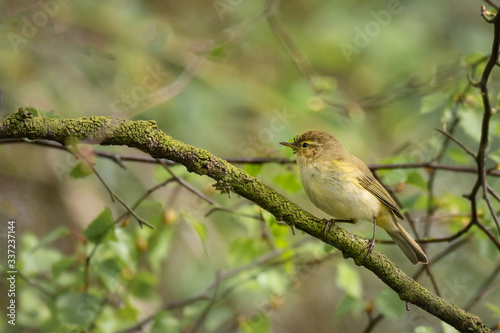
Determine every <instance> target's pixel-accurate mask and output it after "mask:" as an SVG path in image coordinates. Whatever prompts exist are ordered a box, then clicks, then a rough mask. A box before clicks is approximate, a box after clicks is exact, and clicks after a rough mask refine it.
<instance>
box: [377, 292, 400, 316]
mask: <svg viewBox="0 0 500 333" xmlns="http://www.w3.org/2000/svg"><path fill="white" fill-rule="evenodd" d="M375 305H376V306H377V308H378V309H379V311H380V312H381V313H382V314H383V315H385V316H386V317H387V318H389V319H399V318H401V317H402V316H403V313H404V312H405V304H404V302H403V301H401V299H400V298H399V296H398V294H396V292H395V291H393V290H392V289H384V290H382V291H381V292H380V293H379V294H378V296H377V297H376V298H375Z"/></svg>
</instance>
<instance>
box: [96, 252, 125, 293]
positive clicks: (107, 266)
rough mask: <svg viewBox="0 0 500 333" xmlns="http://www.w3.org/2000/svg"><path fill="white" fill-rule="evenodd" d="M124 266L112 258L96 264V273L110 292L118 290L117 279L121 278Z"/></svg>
mask: <svg viewBox="0 0 500 333" xmlns="http://www.w3.org/2000/svg"><path fill="white" fill-rule="evenodd" d="M121 270H122V265H121V264H120V261H119V260H116V259H115V258H110V259H107V260H104V261H101V262H98V263H96V273H97V275H98V276H99V278H100V279H101V281H102V282H103V284H104V285H105V286H106V288H108V289H109V290H111V291H113V290H114V289H118V287H119V285H118V283H119V282H118V280H117V277H118V276H120V272H121Z"/></svg>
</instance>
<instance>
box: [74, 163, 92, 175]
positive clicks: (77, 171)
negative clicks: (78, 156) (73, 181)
mask: <svg viewBox="0 0 500 333" xmlns="http://www.w3.org/2000/svg"><path fill="white" fill-rule="evenodd" d="M92 173H93V171H92V168H90V167H89V166H88V165H87V164H86V163H81V162H80V163H78V164H77V165H76V166H75V167H74V168H73V169H71V171H70V172H69V175H70V176H71V177H73V178H83V177H87V176H88V175H91V174H92Z"/></svg>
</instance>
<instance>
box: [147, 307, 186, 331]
mask: <svg viewBox="0 0 500 333" xmlns="http://www.w3.org/2000/svg"><path fill="white" fill-rule="evenodd" d="M163 332H182V324H181V322H180V321H179V320H178V319H177V318H175V317H174V316H172V314H171V313H170V312H168V311H162V312H159V313H157V314H156V315H155V316H154V319H153V326H152V327H151V331H150V333H163Z"/></svg>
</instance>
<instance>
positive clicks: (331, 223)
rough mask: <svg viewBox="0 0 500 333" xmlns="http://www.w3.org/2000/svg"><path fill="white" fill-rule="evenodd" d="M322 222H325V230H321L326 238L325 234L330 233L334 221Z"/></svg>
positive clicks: (324, 220) (325, 220)
mask: <svg viewBox="0 0 500 333" xmlns="http://www.w3.org/2000/svg"><path fill="white" fill-rule="evenodd" d="M322 221H323V222H325V230H323V235H324V236H325V237H326V233H327V232H330V231H331V230H332V228H333V227H334V226H335V222H336V220H335V219H330V220H327V219H323V220H322Z"/></svg>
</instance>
